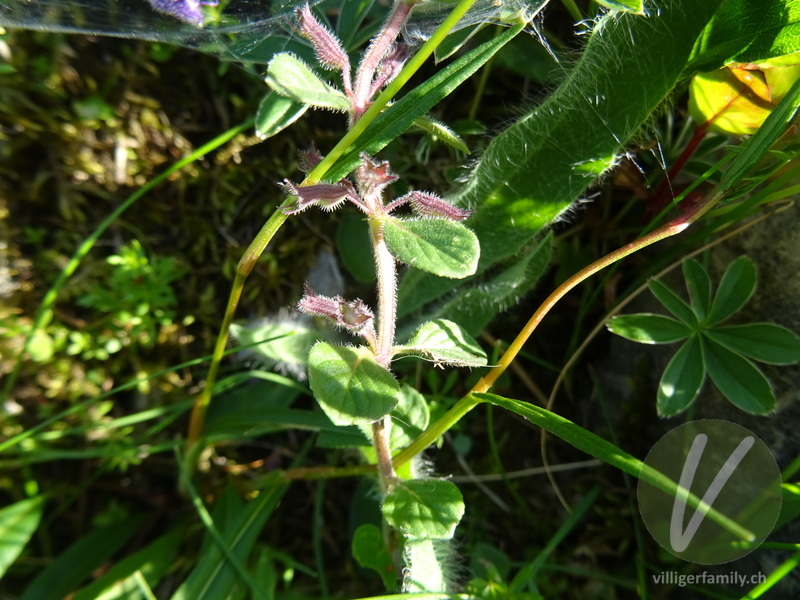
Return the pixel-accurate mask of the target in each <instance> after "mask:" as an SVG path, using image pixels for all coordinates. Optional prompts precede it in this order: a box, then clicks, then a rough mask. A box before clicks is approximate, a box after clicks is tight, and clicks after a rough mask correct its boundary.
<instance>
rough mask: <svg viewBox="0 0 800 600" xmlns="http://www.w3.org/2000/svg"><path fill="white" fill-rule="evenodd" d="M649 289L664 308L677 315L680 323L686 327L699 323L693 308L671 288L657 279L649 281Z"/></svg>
mask: <svg viewBox="0 0 800 600" xmlns="http://www.w3.org/2000/svg"><path fill="white" fill-rule="evenodd" d="M647 287H649V288H650V291H651V292H652V293H653V295H654V296H655V297H656V299H658V301H659V302H661V304H663V305H664V308H666V309H667V310H668V311H669V312H671V313H672V314H673V315H675V317H676V318H677V319H678V320H679V321H682V322H683V323H685V324H686V325H694V324H695V323H697V315H695V313H694V311H693V310H692V307H691V306H689V305H688V304H687V303H686V301H685V300H684V299H683V298H681V297H680V296H679V295H678V294H677V293H675V291H674V290H673V289H672V288H671V287H669V286H667V285H666V284H664V283H661V282H660V281H658V280H657V279H651V280H650V281H648V282H647Z"/></svg>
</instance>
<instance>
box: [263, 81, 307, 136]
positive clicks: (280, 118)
mask: <svg viewBox="0 0 800 600" xmlns="http://www.w3.org/2000/svg"><path fill="white" fill-rule="evenodd" d="M308 106H309V105H308V104H303V103H302V102H295V101H294V100H292V99H290V98H286V97H285V96H281V95H280V94H277V93H275V92H269V93H268V94H266V95H265V96H264V97H263V98H262V99H261V103H260V104H259V105H258V110H257V111H256V122H255V127H256V135H257V136H258V139H260V140H265V139H267V138H270V137H272V136H273V135H275V134H276V133H279V132H281V131H283V130H284V129H286V128H287V127H289V125H291V124H292V123H294V122H295V121H297V119H299V118H300V117H302V116H303V115H304V114H305V112H306V111H307V110H308Z"/></svg>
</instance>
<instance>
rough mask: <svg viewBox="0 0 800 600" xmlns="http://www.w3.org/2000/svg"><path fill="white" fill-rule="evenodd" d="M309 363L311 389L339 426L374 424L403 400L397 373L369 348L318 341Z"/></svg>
mask: <svg viewBox="0 0 800 600" xmlns="http://www.w3.org/2000/svg"><path fill="white" fill-rule="evenodd" d="M308 364H309V369H308V381H309V383H310V385H311V390H312V391H313V392H314V396H315V397H316V399H317V401H318V402H319V403H320V406H322V409H323V410H324V411H325V414H326V415H328V417H329V418H330V420H331V421H333V422H334V424H336V425H358V424H368V423H372V422H373V421H376V420H378V419H380V418H381V417H384V416H386V415H388V414H389V413H390V412H392V409H393V408H394V407H395V406H396V405H397V403H398V402H399V401H400V387H399V386H398V384H397V381H396V380H395V378H394V376H393V375H392V374H391V373H390V372H389V371H387V370H386V369H385V368H383V367H382V366H381V365H379V364H378V363H377V362H375V358H374V356H373V355H372V353H371V352H370V351H369V350H368V349H366V348H353V347H348V346H332V345H331V344H328V343H327V342H318V343H316V344H315V345H314V347H313V348H311V353H310V354H309V357H308Z"/></svg>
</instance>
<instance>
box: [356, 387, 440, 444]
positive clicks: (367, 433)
mask: <svg viewBox="0 0 800 600" xmlns="http://www.w3.org/2000/svg"><path fill="white" fill-rule="evenodd" d="M430 418H431V414H430V410H429V409H428V402H427V400H425V396H423V395H422V394H420V393H419V392H418V391H417V390H415V389H414V388H413V387H411V386H410V385H408V384H406V383H404V384H402V386H401V387H400V402H398V403H397V406H395V408H394V410H393V411H392V412H391V419H392V428H391V432H390V433H389V448H390V449H391V450H400V449H402V448H405V447H406V446H408V445H409V444H410V443H411V442H412V441H414V440H415V439H416V438H417V436H419V435H420V434H421V433H422V432H423V431H424V430H425V428H426V427H427V426H428V422H429V421H430ZM340 429H341V428H340ZM359 429H360V430H361V433H363V434H364V438H366V439H367V440H368V443H370V444H371V443H372V427H370V426H369V425H366V424H361V425H359ZM362 439H363V438H362ZM361 445H362V446H363V445H364V444H363V443H362V444H361Z"/></svg>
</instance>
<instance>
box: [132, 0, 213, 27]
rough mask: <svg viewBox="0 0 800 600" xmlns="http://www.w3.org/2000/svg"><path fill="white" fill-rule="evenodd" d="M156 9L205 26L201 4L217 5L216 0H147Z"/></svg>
mask: <svg viewBox="0 0 800 600" xmlns="http://www.w3.org/2000/svg"><path fill="white" fill-rule="evenodd" d="M147 2H149V3H150V6H152V7H153V8H154V9H156V10H157V11H158V12H160V13H164V14H165V15H170V16H173V17H175V18H176V19H178V20H179V21H183V22H184V23H189V24H190V25H196V26H197V27H202V26H203V18H204V17H203V11H201V10H200V6H201V5H207V6H216V5H217V2H216V0H208V1H205V2H201V1H200V0H147Z"/></svg>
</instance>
